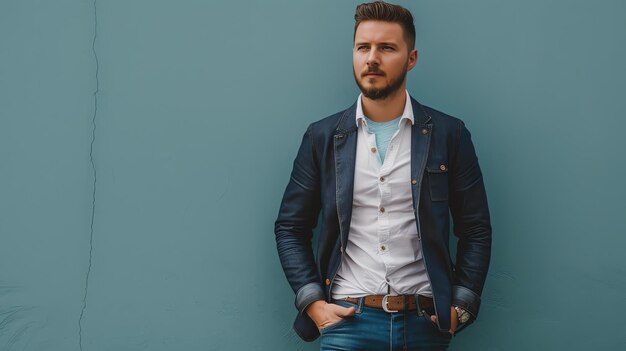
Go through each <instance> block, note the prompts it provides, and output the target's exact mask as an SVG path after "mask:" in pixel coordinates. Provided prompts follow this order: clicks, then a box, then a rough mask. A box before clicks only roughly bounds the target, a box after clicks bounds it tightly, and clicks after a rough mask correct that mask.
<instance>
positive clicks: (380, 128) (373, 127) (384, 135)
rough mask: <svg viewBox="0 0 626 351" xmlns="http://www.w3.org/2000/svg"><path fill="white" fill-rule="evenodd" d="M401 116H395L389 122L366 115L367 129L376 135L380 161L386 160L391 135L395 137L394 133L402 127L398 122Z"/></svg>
mask: <svg viewBox="0 0 626 351" xmlns="http://www.w3.org/2000/svg"><path fill="white" fill-rule="evenodd" d="M400 117H402V116H400ZM400 117H397V118H394V119H392V120H391V121H388V122H374V121H372V120H371V119H369V118H367V117H365V120H366V121H367V131H368V132H370V133H372V134H374V135H375V136H376V138H375V139H376V147H377V148H378V155H379V156H380V163H383V162H385V153H386V152H387V147H388V146H389V141H391V137H393V134H394V133H395V132H396V131H397V130H398V128H399V127H400V126H399V124H398V123H399V121H400Z"/></svg>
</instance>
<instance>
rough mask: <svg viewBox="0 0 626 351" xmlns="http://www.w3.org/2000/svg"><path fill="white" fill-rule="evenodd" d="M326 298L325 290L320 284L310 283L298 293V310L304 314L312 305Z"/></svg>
mask: <svg viewBox="0 0 626 351" xmlns="http://www.w3.org/2000/svg"><path fill="white" fill-rule="evenodd" d="M325 298H326V295H324V289H322V286H321V285H320V284H319V283H309V284H307V285H305V286H303V287H301V288H300V290H298V292H297V293H296V308H297V309H298V311H300V313H304V311H305V309H306V308H307V307H308V306H309V305H310V304H311V303H313V302H315V301H317V300H324V299H325Z"/></svg>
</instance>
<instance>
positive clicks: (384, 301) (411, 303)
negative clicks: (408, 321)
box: [341, 295, 435, 312]
mask: <svg viewBox="0 0 626 351" xmlns="http://www.w3.org/2000/svg"><path fill="white" fill-rule="evenodd" d="M364 299H365V300H364V301H363V305H364V306H366V307H372V308H379V309H382V310H385V311H387V312H398V311H404V310H405V309H404V307H405V306H406V307H407V311H415V310H417V306H418V305H419V308H420V312H421V311H423V310H426V311H428V312H430V311H432V310H434V307H435V305H434V303H433V299H432V298H430V297H426V296H422V295H418V301H417V302H418V303H416V301H415V295H397V296H392V295H368V296H365V297H364ZM341 300H343V301H346V302H350V303H353V304H358V303H359V298H356V297H346V298H344V299H341Z"/></svg>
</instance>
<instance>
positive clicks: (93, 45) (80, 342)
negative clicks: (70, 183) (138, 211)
mask: <svg viewBox="0 0 626 351" xmlns="http://www.w3.org/2000/svg"><path fill="white" fill-rule="evenodd" d="M93 17H94V26H93V41H92V42H91V51H92V52H93V57H94V60H95V62H96V74H95V78H96V89H95V90H94V92H93V101H94V105H93V106H94V107H93V115H92V118H91V123H92V125H93V128H92V130H91V145H90V148H89V162H90V163H91V170H92V171H93V192H92V195H91V225H90V232H89V265H88V267H87V274H86V276H85V293H84V295H83V307H82V309H81V311H80V317H79V318H78V347H79V348H80V350H81V351H82V350H83V327H82V321H83V317H84V315H85V309H86V308H87V292H88V289H89V275H90V273H91V259H92V254H93V223H94V219H95V217H96V181H97V179H98V178H97V174H96V164H95V163H94V160H93V144H94V142H95V141H96V116H97V115H98V91H99V88H100V84H99V81H98V68H99V65H98V54H97V53H96V39H97V37H98V11H97V7H96V0H94V2H93Z"/></svg>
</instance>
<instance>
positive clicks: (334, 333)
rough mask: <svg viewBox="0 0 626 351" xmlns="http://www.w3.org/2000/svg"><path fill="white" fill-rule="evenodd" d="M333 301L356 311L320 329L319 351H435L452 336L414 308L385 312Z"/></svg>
mask: <svg viewBox="0 0 626 351" xmlns="http://www.w3.org/2000/svg"><path fill="white" fill-rule="evenodd" d="M333 303H335V304H337V305H340V306H343V307H350V306H354V307H355V308H356V312H355V314H354V315H353V316H350V317H347V318H344V319H342V320H340V321H338V322H336V323H334V324H331V325H330V326H328V327H326V328H324V329H322V331H321V336H320V350H321V351H330V350H332V351H343V350H345V351H357V350H363V351H365V350H376V351H383V350H389V351H396V350H400V351H405V350H406V351H418V350H419V351H422V350H425V351H436V350H446V349H447V348H448V345H449V344H450V339H451V338H452V335H451V334H450V333H448V332H441V331H439V329H438V327H437V325H436V324H435V323H434V322H433V321H431V320H430V318H429V317H428V316H426V315H423V314H418V312H417V311H408V312H394V313H388V312H385V311H383V310H381V309H377V308H370V307H365V306H363V299H362V298H361V299H359V303H358V304H353V303H350V302H345V301H334V302H333Z"/></svg>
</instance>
